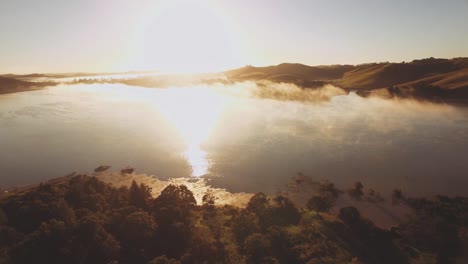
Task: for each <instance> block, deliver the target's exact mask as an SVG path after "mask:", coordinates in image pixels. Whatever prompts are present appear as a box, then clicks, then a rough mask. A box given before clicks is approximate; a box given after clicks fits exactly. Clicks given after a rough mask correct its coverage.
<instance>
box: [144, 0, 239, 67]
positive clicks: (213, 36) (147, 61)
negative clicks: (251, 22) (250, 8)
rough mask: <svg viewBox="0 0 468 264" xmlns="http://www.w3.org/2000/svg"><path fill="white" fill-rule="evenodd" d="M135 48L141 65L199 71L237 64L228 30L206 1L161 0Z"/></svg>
mask: <svg viewBox="0 0 468 264" xmlns="http://www.w3.org/2000/svg"><path fill="white" fill-rule="evenodd" d="M137 49H138V52H139V53H140V55H139V56H138V57H139V62H138V64H139V65H140V66H141V67H142V68H145V69H156V70H162V71H165V72H173V73H200V72H214V71H220V70H224V69H228V68H233V67H236V66H238V65H241V64H240V62H239V61H238V60H239V56H238V52H237V51H236V43H235V38H234V36H233V34H232V31H231V30H229V28H228V27H227V26H226V23H224V21H223V16H222V15H221V14H219V13H218V12H217V11H216V9H215V8H213V7H212V6H211V5H210V4H209V2H207V1H205V2H203V1H201V2H199V1H180V0H179V1H166V2H161V3H160V4H159V5H158V6H157V7H155V12H154V14H152V17H151V19H148V21H147V22H146V26H145V28H144V30H142V32H141V37H140V43H139V45H138V48H137Z"/></svg>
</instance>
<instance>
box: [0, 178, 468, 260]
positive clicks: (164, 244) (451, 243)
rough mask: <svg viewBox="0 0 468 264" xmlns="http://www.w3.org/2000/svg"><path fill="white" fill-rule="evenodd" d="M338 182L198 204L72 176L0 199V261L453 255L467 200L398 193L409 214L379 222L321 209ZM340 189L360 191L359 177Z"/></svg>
mask: <svg viewBox="0 0 468 264" xmlns="http://www.w3.org/2000/svg"><path fill="white" fill-rule="evenodd" d="M342 193H343V192H342V191H340V190H338V189H336V188H335V187H334V185H333V184H331V183H324V184H322V185H321V186H320V188H319V190H318V192H316V193H314V194H313V195H311V197H310V200H309V201H308V203H307V206H306V208H297V207H296V206H295V205H294V204H293V203H292V202H291V201H290V200H289V199H288V198H287V197H284V196H277V197H268V196H267V195H265V194H263V193H258V194H256V195H254V196H253V197H252V198H251V200H250V202H249V203H248V205H247V207H246V208H238V207H234V206H228V205H226V206H217V205H216V198H215V195H214V194H213V193H211V192H207V193H206V194H205V195H204V197H203V204H202V205H197V204H196V200H195V198H194V196H193V193H192V192H191V191H190V190H189V189H188V188H187V187H186V186H184V185H181V186H175V185H169V186H167V187H166V188H165V189H164V190H163V191H162V193H161V194H160V195H159V196H158V197H157V198H153V197H152V196H151V190H150V189H149V188H148V187H147V186H146V185H143V184H141V185H138V184H137V183H135V182H133V184H132V186H131V187H130V188H127V187H121V188H115V187H112V186H111V185H108V184H105V183H103V182H101V181H99V180H98V179H96V178H94V177H89V176H76V177H74V178H71V179H70V180H67V181H65V182H62V183H54V184H41V185H40V186H38V187H36V188H33V189H31V190H29V191H26V192H23V193H16V194H11V195H8V196H5V197H3V198H2V199H1V200H0V205H1V210H0V263H154V264H156V263H158V264H160V263H161V264H162V263H172V264H175V263H392V264H393V263H413V264H414V263H455V261H456V260H457V258H458V257H459V255H460V254H462V253H463V242H466V237H467V233H468V232H467V230H468V229H467V223H468V200H467V199H466V198H460V197H455V198H449V197H443V196H438V197H435V198H433V199H414V198H406V197H405V196H404V195H403V194H402V192H401V191H399V190H395V192H394V193H393V202H394V203H405V204H407V205H409V206H410V207H412V208H413V209H414V214H413V215H412V217H411V218H410V219H409V220H408V221H407V222H405V223H403V224H401V225H399V226H398V227H394V228H392V229H391V230H385V229H381V228H378V227H376V226H375V225H374V224H373V223H372V222H371V221H370V220H368V219H366V218H364V217H362V216H361V214H360V213H359V211H358V210H357V209H356V208H354V207H345V208H341V209H340V210H339V211H338V214H337V215H333V214H331V213H329V212H328V211H329V209H330V208H331V207H332V206H333V204H334V202H335V200H336V199H337V198H338V196H340V195H342ZM349 195H351V196H354V197H355V198H357V199H359V198H360V197H361V196H362V195H363V193H362V184H356V186H354V188H353V189H351V190H350V191H349Z"/></svg>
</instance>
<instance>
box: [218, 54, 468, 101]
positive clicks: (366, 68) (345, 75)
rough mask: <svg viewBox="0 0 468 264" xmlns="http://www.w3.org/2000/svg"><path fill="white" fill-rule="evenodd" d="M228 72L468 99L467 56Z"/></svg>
mask: <svg viewBox="0 0 468 264" xmlns="http://www.w3.org/2000/svg"><path fill="white" fill-rule="evenodd" d="M225 74H226V76H227V77H228V78H229V79H230V80H231V81H246V80H250V81H262V80H265V81H272V82H284V83H293V84H296V85H298V86H300V87H302V88H315V87H320V86H322V85H323V84H325V83H330V84H333V85H336V86H338V87H340V88H342V89H344V90H347V91H353V90H354V91H358V94H360V95H365V96H367V95H377V96H380V95H385V96H387V97H389V96H390V97H395V96H396V97H413V98H418V99H428V100H436V101H441V100H442V101H457V102H462V103H466V102H468V58H454V59H436V58H428V59H421V60H413V61H411V62H401V63H389V62H384V63H368V64H360V65H354V66H353V65H331V66H307V65H303V64H291V63H283V64H279V65H276V66H269V67H253V66H246V67H243V68H240V69H236V70H231V71H227V72H225Z"/></svg>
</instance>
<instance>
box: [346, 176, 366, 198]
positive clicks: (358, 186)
mask: <svg viewBox="0 0 468 264" xmlns="http://www.w3.org/2000/svg"><path fill="white" fill-rule="evenodd" d="M363 188H364V186H363V185H362V183H361V182H360V181H358V182H356V183H354V187H353V188H352V189H350V190H349V191H348V194H349V195H350V196H351V197H353V198H354V199H356V200H361V199H362V196H363V195H364V191H363Z"/></svg>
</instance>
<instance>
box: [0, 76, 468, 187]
mask: <svg viewBox="0 0 468 264" xmlns="http://www.w3.org/2000/svg"><path fill="white" fill-rule="evenodd" d="M242 89H243V88H240V87H235V86H230V87H217V86H213V87H188V88H167V89H147V88H138V87H129V86H125V85H117V84H112V85H103V84H99V85H70V86H67V85H62V86H57V87H53V88H49V89H45V90H41V91H32V92H23V93H17V94H9V95H0V186H14V185H23V184H29V183H36V182H39V181H42V180H45V179H49V178H53V177H58V176H63V175H66V174H69V173H71V172H73V171H76V172H79V173H85V172H88V173H90V172H92V171H93V169H94V168H95V167H97V166H99V165H111V166H112V168H111V170H120V169H121V168H123V167H125V166H126V165H131V166H134V167H136V168H137V170H138V171H139V172H144V173H147V174H152V175H155V176H157V177H188V176H194V177H201V176H204V175H205V176H213V177H217V178H216V179H217V180H216V181H215V182H216V184H217V185H220V186H223V187H226V188H228V189H229V190H232V191H267V192H273V191H275V190H276V189H278V188H279V187H281V186H282V185H284V183H285V182H287V180H288V179H289V178H290V177H291V176H294V175H295V174H296V173H298V172H301V173H303V174H305V175H308V176H310V177H312V178H315V179H317V180H320V179H329V180H331V181H334V182H336V183H337V184H338V185H340V186H350V185H351V184H352V183H353V182H355V181H357V180H360V181H362V182H363V183H364V185H365V186H366V187H373V188H375V189H377V190H380V191H382V192H388V191H390V190H391V189H393V188H394V187H400V188H402V189H403V190H404V191H406V192H412V193H417V194H428V193H446V194H464V195H468V189H467V188H466V186H468V111H467V110H466V109H465V108H461V107H451V106H441V105H433V104H420V103H416V102H411V101H403V102H395V101H387V100H381V99H363V98H360V97H358V96H356V95H355V94H350V95H340V96H335V97H333V98H332V100H331V101H329V102H322V103H317V102H315V103H311V102H294V101H284V100H274V99H261V98H257V97H255V96H252V95H251V94H252V93H249V92H245V91H244V90H242ZM283 99H284V98H283Z"/></svg>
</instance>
